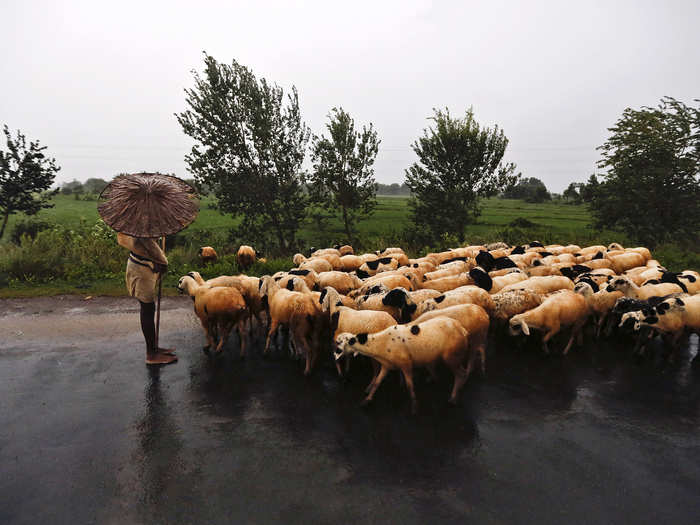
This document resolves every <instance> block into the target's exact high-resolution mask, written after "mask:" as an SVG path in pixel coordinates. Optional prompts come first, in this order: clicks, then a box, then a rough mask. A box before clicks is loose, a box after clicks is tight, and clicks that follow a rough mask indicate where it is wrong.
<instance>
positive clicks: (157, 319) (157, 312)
mask: <svg viewBox="0 0 700 525" xmlns="http://www.w3.org/2000/svg"><path fill="white" fill-rule="evenodd" d="M162 287H163V276H162V275H160V276H159V277H158V306H157V308H156V352H157V351H158V336H159V334H160V294H161V290H162Z"/></svg>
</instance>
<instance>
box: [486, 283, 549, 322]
mask: <svg viewBox="0 0 700 525" xmlns="http://www.w3.org/2000/svg"><path fill="white" fill-rule="evenodd" d="M491 300H492V301H493V308H492V309H491V311H490V315H491V318H492V319H493V320H494V322H495V323H496V324H499V325H500V324H503V323H505V322H506V321H508V320H510V318H511V317H513V316H514V315H517V314H521V313H523V312H527V311H528V310H532V309H533V308H537V307H538V306H539V305H540V304H542V296H541V295H540V294H538V293H536V292H533V291H532V290H527V289H525V290H507V291H503V290H501V291H500V292H498V293H496V294H493V295H491Z"/></svg>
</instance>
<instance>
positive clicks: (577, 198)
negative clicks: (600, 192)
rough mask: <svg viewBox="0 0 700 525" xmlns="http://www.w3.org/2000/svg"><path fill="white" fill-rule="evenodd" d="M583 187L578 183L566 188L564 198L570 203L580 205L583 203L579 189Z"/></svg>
mask: <svg viewBox="0 0 700 525" xmlns="http://www.w3.org/2000/svg"><path fill="white" fill-rule="evenodd" d="M581 186H582V184H580V183H578V182H572V183H571V184H569V185H568V186H567V187H566V189H565V190H564V193H563V194H562V196H563V197H564V199H566V200H567V201H568V202H571V203H573V204H579V203H580V202H581V194H580V193H579V188H580V187H581Z"/></svg>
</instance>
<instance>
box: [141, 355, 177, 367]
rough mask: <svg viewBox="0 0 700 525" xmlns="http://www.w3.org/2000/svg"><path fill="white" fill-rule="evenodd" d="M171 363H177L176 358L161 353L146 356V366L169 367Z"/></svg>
mask: <svg viewBox="0 0 700 525" xmlns="http://www.w3.org/2000/svg"><path fill="white" fill-rule="evenodd" d="M171 363H177V357H176V356H174V355H166V354H160V353H158V354H147V355H146V364H147V365H169V364H171Z"/></svg>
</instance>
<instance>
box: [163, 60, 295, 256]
mask: <svg viewBox="0 0 700 525" xmlns="http://www.w3.org/2000/svg"><path fill="white" fill-rule="evenodd" d="M204 66H205V67H204V75H203V76H200V75H199V73H197V72H193V75H194V81H195V85H194V88H192V89H186V90H185V93H186V95H187V99H186V102H187V106H188V109H187V110H185V111H183V112H182V113H180V114H178V115H176V117H177V120H178V122H179V123H180V125H181V126H182V129H183V131H184V132H185V134H187V135H189V136H190V137H192V138H193V139H194V140H195V142H196V143H195V145H194V146H193V147H192V150H191V151H190V153H189V154H188V155H186V156H185V161H186V162H187V164H188V167H189V170H190V172H192V173H193V174H194V177H195V179H196V180H197V182H199V183H201V184H206V185H208V187H210V188H212V189H213V190H214V192H215V194H216V196H217V198H218V201H219V206H220V208H221V209H222V211H225V212H228V213H231V214H233V215H234V216H236V217H239V218H240V219H241V222H240V226H239V227H238V229H237V235H238V236H239V237H240V238H241V239H243V240H247V241H249V242H250V243H253V242H255V243H257V244H258V245H259V244H261V243H262V244H265V243H266V242H267V241H268V240H269V237H270V235H272V236H273V238H274V239H275V240H276V244H277V245H278V246H279V248H280V249H281V250H283V251H289V250H290V249H292V248H293V247H294V246H295V244H296V241H295V237H296V232H297V230H298V228H299V224H300V223H301V220H302V218H303V216H304V213H305V208H306V197H305V195H304V191H303V173H302V170H301V166H302V162H303V161H304V155H305V151H306V143H307V142H308V140H309V130H308V128H307V127H306V125H305V124H304V123H303V122H302V120H301V115H300V112H299V96H298V94H297V90H296V88H294V87H292V91H291V94H289V95H287V96H286V97H285V95H284V92H283V90H282V88H281V87H279V86H278V85H277V84H271V83H269V82H268V81H267V80H265V79H264V78H257V77H256V76H255V75H254V74H253V72H252V71H251V70H250V69H248V68H247V67H245V66H243V65H241V64H239V63H238V62H236V61H235V60H234V61H233V62H232V63H231V64H230V65H226V64H220V63H219V62H217V61H216V60H215V59H214V58H213V57H211V56H209V55H207V54H206V53H205V54H204Z"/></svg>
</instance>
